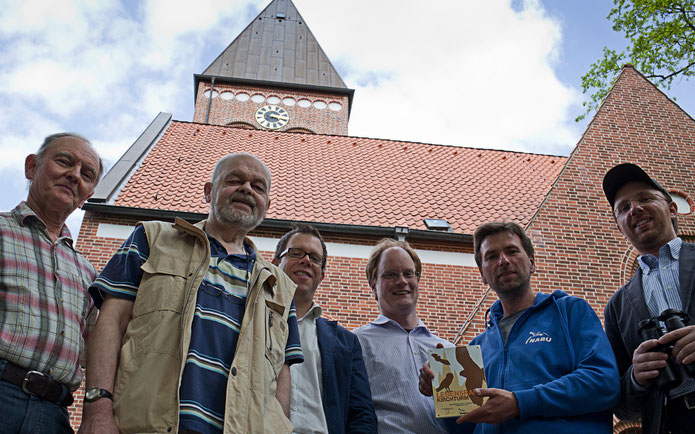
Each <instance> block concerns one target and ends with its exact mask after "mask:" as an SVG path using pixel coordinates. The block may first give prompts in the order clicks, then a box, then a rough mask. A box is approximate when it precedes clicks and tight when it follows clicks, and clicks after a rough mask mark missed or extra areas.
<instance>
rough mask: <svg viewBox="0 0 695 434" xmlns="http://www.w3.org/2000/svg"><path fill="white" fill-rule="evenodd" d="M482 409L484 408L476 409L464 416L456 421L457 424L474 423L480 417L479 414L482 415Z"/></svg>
mask: <svg viewBox="0 0 695 434" xmlns="http://www.w3.org/2000/svg"><path fill="white" fill-rule="evenodd" d="M481 408H482V407H480V408H476V409H475V410H473V411H471V412H470V413H466V414H464V415H463V416H461V417H459V418H458V419H456V423H459V424H461V423H466V422H473V421H475V420H476V418H477V417H478V413H480V411H481V410H480V409H481Z"/></svg>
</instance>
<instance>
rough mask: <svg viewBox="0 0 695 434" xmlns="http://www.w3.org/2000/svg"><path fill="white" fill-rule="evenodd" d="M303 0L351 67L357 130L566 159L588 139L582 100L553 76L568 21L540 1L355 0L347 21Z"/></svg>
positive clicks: (311, 19)
mask: <svg viewBox="0 0 695 434" xmlns="http://www.w3.org/2000/svg"><path fill="white" fill-rule="evenodd" d="M295 3H296V5H297V7H298V9H299V10H300V13H301V14H302V15H303V16H304V18H305V19H306V20H307V24H308V26H309V28H310V29H312V31H313V32H314V34H315V35H318V36H317V38H318V40H319V43H320V44H321V46H322V47H323V48H324V50H326V52H327V54H328V56H329V57H330V58H331V59H332V60H333V63H334V64H336V65H349V66H348V69H347V73H346V74H344V75H343V79H344V80H345V81H346V82H347V84H348V86H350V87H355V88H357V90H356V92H355V101H354V107H353V110H352V118H351V122H350V133H351V134H354V135H358V136H369V137H386V138H398V139H403V140H415V141H423V142H429V143H444V144H452V145H465V146H475V147H496V148H507V149H510V148H515V149H522V150H527V151H535V152H538V151H539V148H540V149H542V150H543V151H549V152H561V153H567V152H568V150H569V149H570V148H571V147H572V146H573V145H574V144H575V143H576V141H577V139H578V134H577V132H576V125H574V124H573V122H572V120H571V119H570V116H568V113H569V110H570V108H571V107H572V105H573V104H576V103H577V102H578V97H579V96H578V94H577V92H576V91H575V90H573V89H571V88H569V87H567V86H565V85H563V84H562V83H561V82H560V81H559V80H558V78H557V77H556V76H555V74H554V72H553V64H554V63H555V62H557V60H558V53H559V47H560V45H561V43H562V32H561V28H560V24H559V23H558V22H556V21H554V20H553V19H551V18H549V17H548V16H546V15H545V14H544V12H543V10H542V9H541V7H540V5H539V4H538V3H537V2H535V1H527V2H525V3H524V4H523V5H522V7H521V10H520V11H519V12H515V11H514V10H512V8H511V7H510V5H509V2H507V1H501V0H489V1H485V2H460V1H447V2H444V1H439V2H436V3H434V4H433V3H429V2H421V1H402V0H391V1H386V0H382V1H379V2H373V1H367V0H353V1H351V2H350V7H349V8H345V10H342V11H341V17H340V19H339V20H336V19H335V18H334V17H335V11H334V10H333V9H332V8H327V7H325V6H324V5H325V3H324V2H319V1H316V0H296V2H295ZM345 35H350V37H349V38H346V37H345ZM374 83H376V84H374ZM558 145H559V147H558Z"/></svg>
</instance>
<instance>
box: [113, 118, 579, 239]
mask: <svg viewBox="0 0 695 434" xmlns="http://www.w3.org/2000/svg"><path fill="white" fill-rule="evenodd" d="M232 152H249V153H252V154H254V155H256V156H258V157H259V158H260V159H261V160H262V161H263V162H264V163H265V164H266V165H267V166H268V168H269V169H270V172H271V175H272V188H271V192H270V197H271V200H272V204H271V207H270V209H269V210H268V214H267V216H266V217H267V218H271V219H283V220H301V221H311V222H320V223H337V224H352V225H367V226H385V227H393V226H408V227H409V228H411V229H426V227H425V224H424V222H423V219H425V218H442V219H446V220H447V221H448V222H449V224H450V225H451V227H452V228H453V230H454V231H455V232H459V233H468V234H470V233H472V232H473V230H474V229H475V227H476V226H477V225H479V224H480V223H484V222H485V221H491V220H512V221H515V222H518V223H520V224H522V225H526V224H527V223H528V222H529V221H530V219H531V218H532V216H533V214H534V213H535V212H536V210H537V208H538V207H539V206H540V204H541V202H542V201H543V199H544V198H545V196H546V194H547V193H548V191H549V190H550V188H551V186H552V184H553V182H554V181H555V179H556V178H557V176H558V175H559V173H560V171H561V170H562V168H563V166H564V164H565V162H566V160H567V159H566V157H558V156H549V155H537V154H528V153H521V152H509V151H496V150H487V149H474V148H461V147H452V146H441V145H430V144H423V143H413V142H400V141H392V140H379V139H369V138H356V137H349V136H326V135H310V134H297V133H279V132H269V131H260V130H243V129H238V128H232V127H225V126H217V125H204V124H196V123H189V122H179V121H173V122H172V123H171V124H170V125H169V126H168V127H167V129H166V131H165V133H164V135H163V136H162V137H161V138H160V140H159V141H158V142H157V143H156V144H155V145H154V147H153V149H152V150H151V152H150V153H149V155H147V157H146V158H145V160H144V162H143V165H142V167H140V168H139V169H138V170H137V171H136V172H135V174H134V175H133V176H132V177H131V178H130V179H129V180H128V182H127V183H126V185H125V186H124V188H123V189H122V191H121V192H120V193H119V194H118V197H117V198H116V200H115V203H114V204H115V205H120V206H130V207H138V208H153V209H163V210H177V211H188V212H202V213H205V212H207V211H208V209H209V205H208V204H206V203H205V201H204V199H203V184H204V183H205V181H207V180H208V179H209V178H210V176H211V174H212V170H213V167H214V165H215V163H216V162H217V160H219V158H220V157H221V156H223V155H225V154H227V153H232Z"/></svg>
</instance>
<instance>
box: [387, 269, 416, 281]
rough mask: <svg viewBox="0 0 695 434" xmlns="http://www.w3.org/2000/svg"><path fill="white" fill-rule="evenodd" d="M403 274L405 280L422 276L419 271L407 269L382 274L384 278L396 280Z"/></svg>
mask: <svg viewBox="0 0 695 434" xmlns="http://www.w3.org/2000/svg"><path fill="white" fill-rule="evenodd" d="M400 275H403V278H404V279H405V280H412V279H419V278H420V273H418V272H417V271H413V270H405V271H401V272H399V271H387V272H386V273H384V274H382V275H380V276H379V277H381V278H382V279H384V280H394V279H398V276H400Z"/></svg>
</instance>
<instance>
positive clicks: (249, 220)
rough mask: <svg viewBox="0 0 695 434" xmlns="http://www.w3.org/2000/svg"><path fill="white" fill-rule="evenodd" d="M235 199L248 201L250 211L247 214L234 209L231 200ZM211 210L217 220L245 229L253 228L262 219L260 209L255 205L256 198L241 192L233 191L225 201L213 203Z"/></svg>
mask: <svg viewBox="0 0 695 434" xmlns="http://www.w3.org/2000/svg"><path fill="white" fill-rule="evenodd" d="M235 200H243V201H245V202H247V203H249V205H250V206H251V212H250V213H248V214H247V213H245V212H243V211H239V210H237V209H235V208H234V207H233V206H232V202H233V201H235ZM213 212H214V213H215V218H216V219H217V220H218V221H220V222H222V223H225V224H229V225H238V226H239V227H241V228H243V229H246V230H247V231H250V230H251V229H253V228H255V227H256V226H258V225H259V224H260V223H261V221H263V215H262V211H261V210H260V209H259V208H258V207H257V206H256V200H255V199H254V198H253V196H250V195H245V194H242V193H235V194H233V195H231V196H230V197H229V199H228V200H227V202H226V203H224V204H222V205H215V206H214V207H213Z"/></svg>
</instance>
